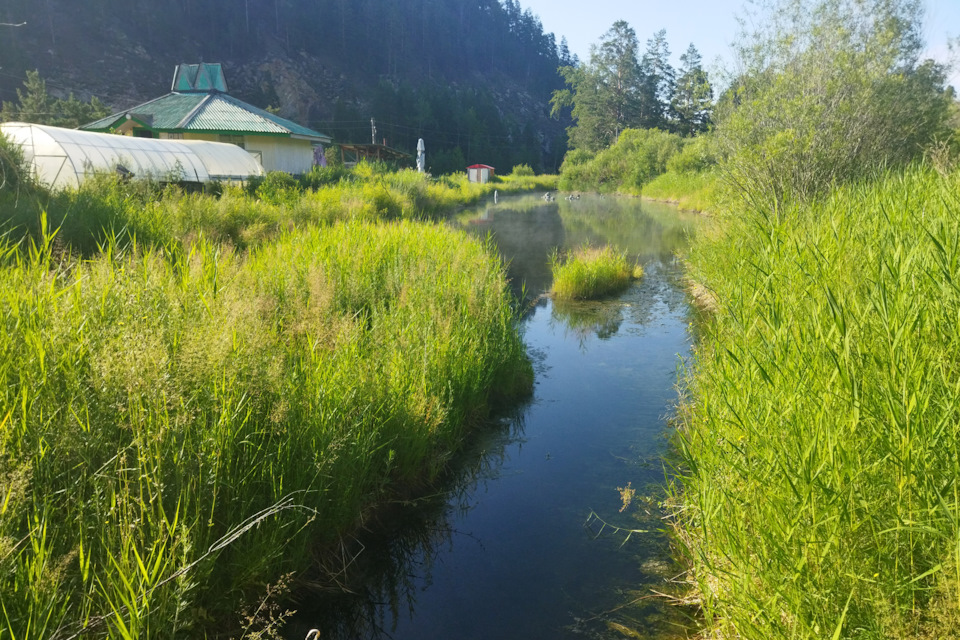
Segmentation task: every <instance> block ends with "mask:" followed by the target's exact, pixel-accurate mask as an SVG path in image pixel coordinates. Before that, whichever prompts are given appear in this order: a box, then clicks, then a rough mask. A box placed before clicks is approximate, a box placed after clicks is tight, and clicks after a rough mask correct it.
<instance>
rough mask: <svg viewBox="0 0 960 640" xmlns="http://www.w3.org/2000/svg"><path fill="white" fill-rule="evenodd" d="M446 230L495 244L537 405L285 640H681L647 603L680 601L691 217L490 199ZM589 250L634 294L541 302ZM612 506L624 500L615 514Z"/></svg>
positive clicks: (309, 607)
mask: <svg viewBox="0 0 960 640" xmlns="http://www.w3.org/2000/svg"><path fill="white" fill-rule="evenodd" d="M453 224H455V225H457V226H459V227H462V228H464V229H466V230H468V231H469V232H471V233H475V234H478V235H480V236H484V237H485V236H487V235H488V234H489V236H490V237H491V238H492V240H493V242H494V243H495V245H496V246H497V248H498V249H499V250H500V252H501V253H502V255H503V256H504V258H505V260H507V261H508V272H509V276H510V278H511V286H512V287H514V290H515V293H516V294H517V295H518V297H520V296H524V297H525V299H526V300H527V301H528V304H529V310H528V311H527V312H526V313H525V315H524V317H523V321H522V330H523V334H524V340H525V342H526V344H527V348H528V352H529V354H530V357H531V359H532V361H533V363H534V369H535V373H536V378H535V388H534V393H533V396H532V398H531V399H530V400H528V401H527V402H526V403H524V404H523V405H522V406H519V407H516V408H514V410H513V411H512V412H510V413H509V414H507V415H503V416H500V417H499V418H498V419H496V420H495V422H494V424H491V425H490V427H489V428H488V429H485V430H483V432H482V433H480V434H478V436H477V437H476V438H475V439H474V441H472V442H471V443H470V445H469V446H468V447H467V449H466V450H465V451H464V452H463V453H462V454H461V455H460V456H459V457H458V460H457V461H456V463H455V464H454V465H453V467H454V469H453V471H452V472H451V477H450V478H449V481H448V484H447V487H446V490H445V491H442V492H440V493H438V494H436V495H433V496H428V497H425V498H423V499H421V500H418V501H417V503H416V504H415V505H406V506H404V507H403V508H398V509H397V510H396V514H395V516H393V517H391V518H389V520H388V522H389V526H387V527H386V528H385V529H386V530H380V531H378V532H377V535H376V536H371V537H369V538H365V539H363V540H362V541H358V542H359V545H360V548H362V553H359V554H357V556H356V558H355V559H351V560H350V562H348V563H346V564H347V565H348V566H347V568H346V569H345V571H344V573H345V574H347V573H349V574H350V575H345V576H344V582H345V583H349V584H350V585H351V587H350V588H351V590H352V593H349V594H343V593H342V594H339V595H330V594H312V595H307V596H301V597H300V601H299V602H298V603H297V609H298V613H297V615H296V616H295V617H294V618H293V620H292V622H291V623H290V624H289V625H288V626H287V629H286V631H285V636H286V637H288V638H291V639H294V638H296V639H297V640H299V639H301V638H303V637H304V636H305V634H306V631H307V630H308V629H310V628H311V627H315V628H318V629H320V631H321V635H320V637H321V638H351V639H352V638H362V639H374V638H392V639H396V640H406V639H410V640H413V639H418V640H423V639H438V640H439V639H451V640H454V639H456V640H467V639H478V640H479V639H492V638H497V639H499V638H523V639H536V638H544V639H548V638H549V639H555V638H561V639H562V638H571V639H573V638H611V639H612V638H624V637H635V638H658V639H667V638H676V637H684V630H685V628H686V626H687V625H686V619H685V617H684V613H683V612H682V611H681V610H679V609H678V608H676V607H670V606H668V605H666V604H665V602H664V600H663V598H661V597H657V596H655V595H653V593H652V590H656V591H659V592H669V591H671V590H674V591H675V590H676V587H674V586H673V585H672V584H671V583H670V580H671V579H672V578H674V577H675V576H676V575H677V574H678V573H679V572H680V570H679V569H678V568H676V567H675V566H674V565H673V564H672V563H671V560H670V549H669V541H668V536H667V534H666V533H665V531H664V529H665V527H666V523H665V522H664V521H663V516H664V513H665V512H664V509H663V508H662V506H661V504H660V503H661V500H662V499H663V498H664V497H665V494H664V488H663V485H664V482H665V477H666V475H667V474H668V472H669V471H668V469H667V463H666V462H665V460H664V456H665V454H666V453H667V452H668V450H669V435H670V429H671V427H670V426H669V422H668V421H669V418H670V416H671V413H672V411H673V410H674V407H675V404H676V401H677V391H676V382H677V371H678V367H680V366H681V360H682V359H683V358H685V357H686V356H687V354H688V353H689V349H690V346H691V340H692V337H691V328H690V320H691V312H690V309H689V306H688V303H687V300H686V297H685V294H684V292H683V290H682V283H681V277H682V265H681V264H680V262H679V261H678V260H677V258H676V252H677V251H679V250H682V249H683V248H684V247H685V246H686V245H687V242H688V238H689V236H690V234H691V233H693V232H694V231H695V230H696V228H697V226H698V224H699V217H698V216H695V215H692V214H686V213H683V212H680V211H679V210H678V209H677V208H676V207H673V206H670V205H664V204H658V203H651V202H644V201H640V200H636V199H620V198H601V197H599V196H583V197H582V198H581V199H579V200H565V199H561V200H557V201H553V202H544V201H543V200H542V199H541V198H540V197H538V196H534V195H530V196H520V197H510V198H500V200H499V203H497V204H494V203H493V200H492V199H491V200H490V201H489V202H487V203H485V204H484V205H482V206H480V207H478V208H475V209H471V210H469V211H465V212H464V213H463V214H461V215H459V216H458V217H457V218H456V219H455V220H454V221H453ZM585 244H590V245H593V246H599V245H604V244H610V245H612V246H614V247H616V248H618V249H619V250H622V251H626V252H628V254H629V256H630V257H631V259H633V260H636V261H637V262H639V263H640V264H642V265H643V269H644V277H643V278H642V279H641V280H640V281H638V282H637V283H635V284H633V285H632V286H631V287H630V288H629V289H628V290H626V291H625V292H624V293H622V294H621V295H619V296H616V297H613V298H610V299H605V300H602V301H599V302H588V303H566V304H556V305H555V304H554V302H553V301H552V300H551V299H550V298H548V297H546V296H542V295H540V294H541V293H543V292H545V291H547V290H548V289H549V287H550V283H551V276H550V268H549V256H550V254H551V252H552V251H554V250H555V249H560V250H561V251H563V250H569V249H574V248H576V247H579V246H582V245H585ZM623 489H630V490H635V494H634V495H633V499H632V501H631V503H630V505H629V506H628V507H627V508H626V509H625V510H623V511H621V508H622V507H623V506H624V501H623V499H622V494H623ZM632 530H636V531H637V532H633V533H631V531H632ZM357 585H360V586H359V587H358V586H357Z"/></svg>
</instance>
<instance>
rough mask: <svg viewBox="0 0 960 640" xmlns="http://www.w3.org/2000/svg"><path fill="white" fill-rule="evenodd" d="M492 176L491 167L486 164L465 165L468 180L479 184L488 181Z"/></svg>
mask: <svg viewBox="0 0 960 640" xmlns="http://www.w3.org/2000/svg"><path fill="white" fill-rule="evenodd" d="M492 177H493V167H491V166H490V165H488V164H472V165H470V166H469V167H467V179H468V180H469V181H470V182H479V183H481V184H483V183H485V182H490V178H492Z"/></svg>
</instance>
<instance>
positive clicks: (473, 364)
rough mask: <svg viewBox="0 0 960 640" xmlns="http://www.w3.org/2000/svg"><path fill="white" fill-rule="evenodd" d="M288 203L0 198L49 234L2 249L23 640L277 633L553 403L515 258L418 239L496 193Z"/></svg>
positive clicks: (11, 520) (377, 193)
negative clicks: (307, 593) (395, 501)
mask: <svg viewBox="0 0 960 640" xmlns="http://www.w3.org/2000/svg"><path fill="white" fill-rule="evenodd" d="M454 184H455V183H454ZM286 188H287V186H284V184H282V183H278V184H277V185H274V188H273V190H272V192H271V193H270V195H269V197H268V199H269V200H273V201H267V200H265V199H255V198H251V197H249V196H247V195H245V194H244V193H243V192H241V191H239V190H232V189H227V190H226V192H225V193H224V194H223V195H222V196H221V197H212V196H205V195H190V194H184V193H182V192H180V191H179V190H166V191H163V192H158V191H156V190H155V189H154V188H153V187H150V186H149V185H136V184H134V185H118V184H116V183H114V182H111V181H107V180H102V181H99V182H96V181H95V182H92V183H90V184H89V186H88V187H85V189H83V190H81V191H80V192H64V193H60V194H46V193H45V192H43V191H42V190H38V191H36V192H35V193H34V196H35V198H34V199H33V200H32V201H31V200H30V199H26V198H21V199H20V200H19V201H15V200H14V199H12V198H7V195H8V194H2V193H0V196H2V197H4V198H7V199H4V200H3V203H4V207H5V208H4V212H5V214H7V216H8V220H9V223H8V224H11V225H12V224H13V223H15V222H17V221H20V222H22V223H23V225H25V226H27V227H28V228H29V230H30V234H29V235H28V236H27V237H24V238H23V239H21V240H19V241H17V242H14V241H13V240H12V238H14V237H19V236H14V235H12V232H11V235H8V239H7V240H5V241H3V242H0V323H2V326H3V330H2V331H0V382H2V384H0V638H34V637H35V638H68V637H71V636H72V635H73V634H75V633H79V632H81V631H83V632H84V633H85V635H91V636H93V637H110V638H138V637H150V638H172V637H198V636H202V635H204V634H205V633H210V632H211V631H212V626H211V625H213V624H216V625H217V626H218V628H219V629H220V631H219V632H220V633H225V634H230V635H232V636H240V635H243V634H244V633H252V632H254V631H256V629H253V628H249V627H246V628H245V626H244V624H243V622H242V620H241V621H239V622H238V621H237V620H238V618H237V616H236V615H235V614H236V612H237V611H238V610H239V609H240V607H241V605H242V604H243V603H249V602H250V601H252V600H254V599H256V598H258V597H260V596H262V595H263V593H264V590H265V589H266V588H267V585H269V584H271V583H275V582H277V581H279V580H281V579H282V576H284V575H286V574H288V573H290V572H296V571H299V570H301V569H302V568H303V567H304V566H306V565H307V564H308V563H309V562H310V560H311V558H313V557H314V554H315V553H316V552H317V550H318V549H323V548H324V547H325V546H332V545H334V544H335V543H336V542H337V540H339V539H340V536H343V535H347V534H349V532H351V531H352V530H354V529H355V527H357V526H359V524H360V523H361V522H362V520H363V514H364V513H366V512H367V510H368V509H370V508H371V507H372V506H374V505H376V504H377V503H378V502H380V501H383V500H385V499H390V498H391V497H394V496H396V495H397V493H398V492H405V491H409V490H411V489H415V488H417V487H423V486H426V485H428V484H429V483H430V482H431V481H433V480H434V479H436V477H437V476H438V474H440V473H442V472H443V469H444V466H445V464H446V461H447V460H448V459H449V456H450V454H451V453H452V452H453V451H455V450H456V449H457V448H458V447H459V446H460V443H461V442H462V441H463V439H464V438H465V437H466V435H467V433H468V432H469V431H470V429H472V428H474V427H476V426H478V425H479V424H480V423H481V422H482V421H483V420H484V418H485V417H486V416H487V415H488V413H489V411H490V410H491V408H492V407H494V406H496V405H498V404H500V403H502V402H504V401H508V400H510V399H513V398H516V397H518V396H522V395H525V394H527V393H529V389H530V388H531V384H532V373H531V368H530V365H529V362H528V360H527V358H526V354H525V349H524V346H523V343H522V341H521V339H520V336H519V335H518V333H517V330H516V325H515V315H514V310H513V308H512V299H511V297H510V295H509V293H508V288H507V283H506V279H505V275H504V270H503V265H502V264H501V262H500V260H499V259H498V258H497V257H495V252H494V251H493V250H492V248H491V247H490V246H488V245H486V244H484V243H483V242H480V241H477V240H475V239H472V238H470V237H469V236H467V235H466V234H463V233H460V232H456V231H453V230H451V229H448V228H445V227H443V226H441V225H436V224H432V223H426V222H421V221H417V220H408V219H406V218H418V219H419V218H426V217H430V216H433V215H439V214H440V212H441V211H442V210H443V208H444V207H449V206H451V205H452V204H453V203H459V202H462V201H463V199H465V198H469V197H481V196H482V194H484V193H489V191H490V190H492V187H486V186H484V187H483V188H478V186H477V185H470V186H463V187H461V186H456V187H455V186H450V185H449V184H445V183H437V182H433V181H428V180H426V179H425V178H423V177H420V176H417V175H415V174H413V172H401V173H400V174H396V175H371V176H369V177H368V178H366V179H364V180H357V181H354V182H341V183H338V184H337V185H335V186H333V187H330V188H321V189H318V190H316V191H308V192H304V193H303V195H302V196H300V197H298V198H289V199H287V198H286V197H285V194H283V193H282V191H283V190H284V189H286ZM484 189H486V190H484ZM502 189H503V187H501V190H502ZM11 203H14V204H13V205H12V206H13V207H17V208H16V209H12V208H9V207H10V206H11ZM30 204H32V206H33V207H34V208H33V215H34V216H36V221H34V220H31V219H30V216H29V211H28V209H27V205H30ZM41 204H42V205H50V206H51V208H52V209H54V210H55V215H57V216H58V217H59V221H61V222H64V226H63V227H62V228H61V230H60V235H58V234H56V233H55V232H54V231H52V230H51V228H52V227H50V226H48V225H46V224H44V222H43V218H42V217H41V216H39V215H38V213H37V207H38V206H39V205H41ZM19 207H23V208H22V209H21V208H19ZM53 215H54V214H51V217H52V216H53ZM69 225H73V226H71V227H69V228H68V226H69ZM23 228H24V226H18V227H16V229H15V230H16V231H19V230H21V229H23Z"/></svg>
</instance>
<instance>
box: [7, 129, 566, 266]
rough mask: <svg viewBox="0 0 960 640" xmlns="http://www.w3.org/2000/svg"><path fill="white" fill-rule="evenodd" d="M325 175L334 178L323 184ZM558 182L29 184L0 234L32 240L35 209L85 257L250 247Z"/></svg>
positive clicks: (376, 169)
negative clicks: (173, 247)
mask: <svg viewBox="0 0 960 640" xmlns="http://www.w3.org/2000/svg"><path fill="white" fill-rule="evenodd" d="M0 150H2V148H0ZM2 169H3V166H2V165H0V172H2ZM327 174H330V175H331V176H333V177H338V180H337V181H336V182H332V183H327V182H326V179H327V177H329V176H328V175H327ZM556 181H557V178H556V176H507V177H505V178H502V179H500V181H498V182H496V183H487V184H476V183H471V182H469V181H468V180H467V177H466V174H456V175H453V176H444V177H442V178H439V179H435V180H434V179H431V178H429V177H428V176H426V175H424V174H421V173H417V172H416V171H411V170H403V171H388V170H387V169H386V168H385V167H382V166H379V165H367V164H364V163H361V164H360V165H358V166H357V167H356V168H354V169H351V170H345V169H339V170H337V171H336V172H332V170H323V171H317V172H315V174H308V175H307V176H304V177H303V178H302V179H300V180H296V179H294V178H292V177H290V176H288V175H286V174H281V173H274V174H270V175H268V176H267V177H266V178H265V179H264V180H262V181H259V182H258V183H255V184H253V185H249V186H248V187H247V188H241V187H236V186H229V185H222V186H220V187H219V188H217V189H216V191H217V193H216V194H215V195H211V194H208V193H196V192H188V191H184V190H183V189H182V188H181V187H180V186H179V185H167V186H162V185H158V184H151V183H149V182H145V181H138V182H131V183H123V182H120V181H118V180H117V179H116V177H115V176H112V175H101V176H94V177H93V178H91V179H88V180H87V181H86V182H84V183H83V184H82V185H81V187H80V188H79V189H76V190H65V191H60V192H55V193H49V192H47V191H46V190H44V189H42V188H37V187H36V186H34V185H24V186H22V187H17V188H16V189H13V188H10V187H9V186H8V187H7V188H5V189H0V207H2V215H0V231H4V230H6V231H11V232H13V233H14V234H18V235H20V234H22V232H23V230H27V231H28V232H29V233H30V234H32V235H33V236H34V237H38V236H39V234H40V229H39V215H38V211H39V210H41V209H42V210H44V211H46V213H47V218H48V220H49V224H50V226H51V228H55V229H59V234H58V239H59V240H58V242H60V243H61V244H64V245H67V246H69V247H71V248H72V249H73V250H75V251H79V252H81V253H84V254H86V255H95V254H96V253H97V251H98V249H99V246H100V244H102V243H104V242H105V241H107V240H108V239H109V238H115V239H117V240H119V241H120V242H121V243H123V242H125V241H129V239H130V238H133V237H136V238H137V241H138V242H139V243H140V244H144V245H151V246H169V245H170V244H171V243H180V242H183V241H184V240H186V241H192V240H194V239H196V238H199V237H202V238H205V239H207V240H209V241H211V242H215V243H221V244H229V245H231V246H233V247H235V248H238V249H248V248H252V247H256V246H259V245H260V244H261V243H264V242H269V241H272V240H273V239H275V238H277V237H279V236H280V235H281V234H283V233H284V232H287V231H290V230H292V229H297V228H303V227H307V226H323V225H330V224H333V223H335V222H341V221H347V220H367V221H374V220H441V219H443V218H445V217H446V216H448V215H449V214H450V213H451V212H452V211H454V210H456V209H457V208H458V207H462V206H465V205H468V204H472V203H475V202H477V201H479V200H481V199H483V198H488V197H491V196H492V195H493V192H494V191H500V192H501V193H524V192H529V191H534V190H549V189H551V188H556ZM4 184H7V183H4ZM15 186H16V185H15Z"/></svg>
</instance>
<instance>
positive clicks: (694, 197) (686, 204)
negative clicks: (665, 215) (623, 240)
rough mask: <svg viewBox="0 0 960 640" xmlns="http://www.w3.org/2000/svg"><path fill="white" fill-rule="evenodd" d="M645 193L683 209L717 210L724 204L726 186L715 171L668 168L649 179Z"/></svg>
mask: <svg viewBox="0 0 960 640" xmlns="http://www.w3.org/2000/svg"><path fill="white" fill-rule="evenodd" d="M641 195H643V197H645V198H650V199H652V200H661V201H665V202H673V203H676V204H677V206H679V207H680V208H681V209H685V210H689V211H703V212H707V213H713V212H716V211H718V210H720V209H721V208H722V205H721V203H722V201H723V196H722V187H721V183H720V179H719V177H718V176H717V173H716V172H715V171H684V172H679V171H669V170H668V171H666V172H665V173H661V174H660V175H659V176H657V177H656V178H654V179H653V180H651V181H650V182H648V183H647V184H646V185H644V187H643V191H642V192H641Z"/></svg>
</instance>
